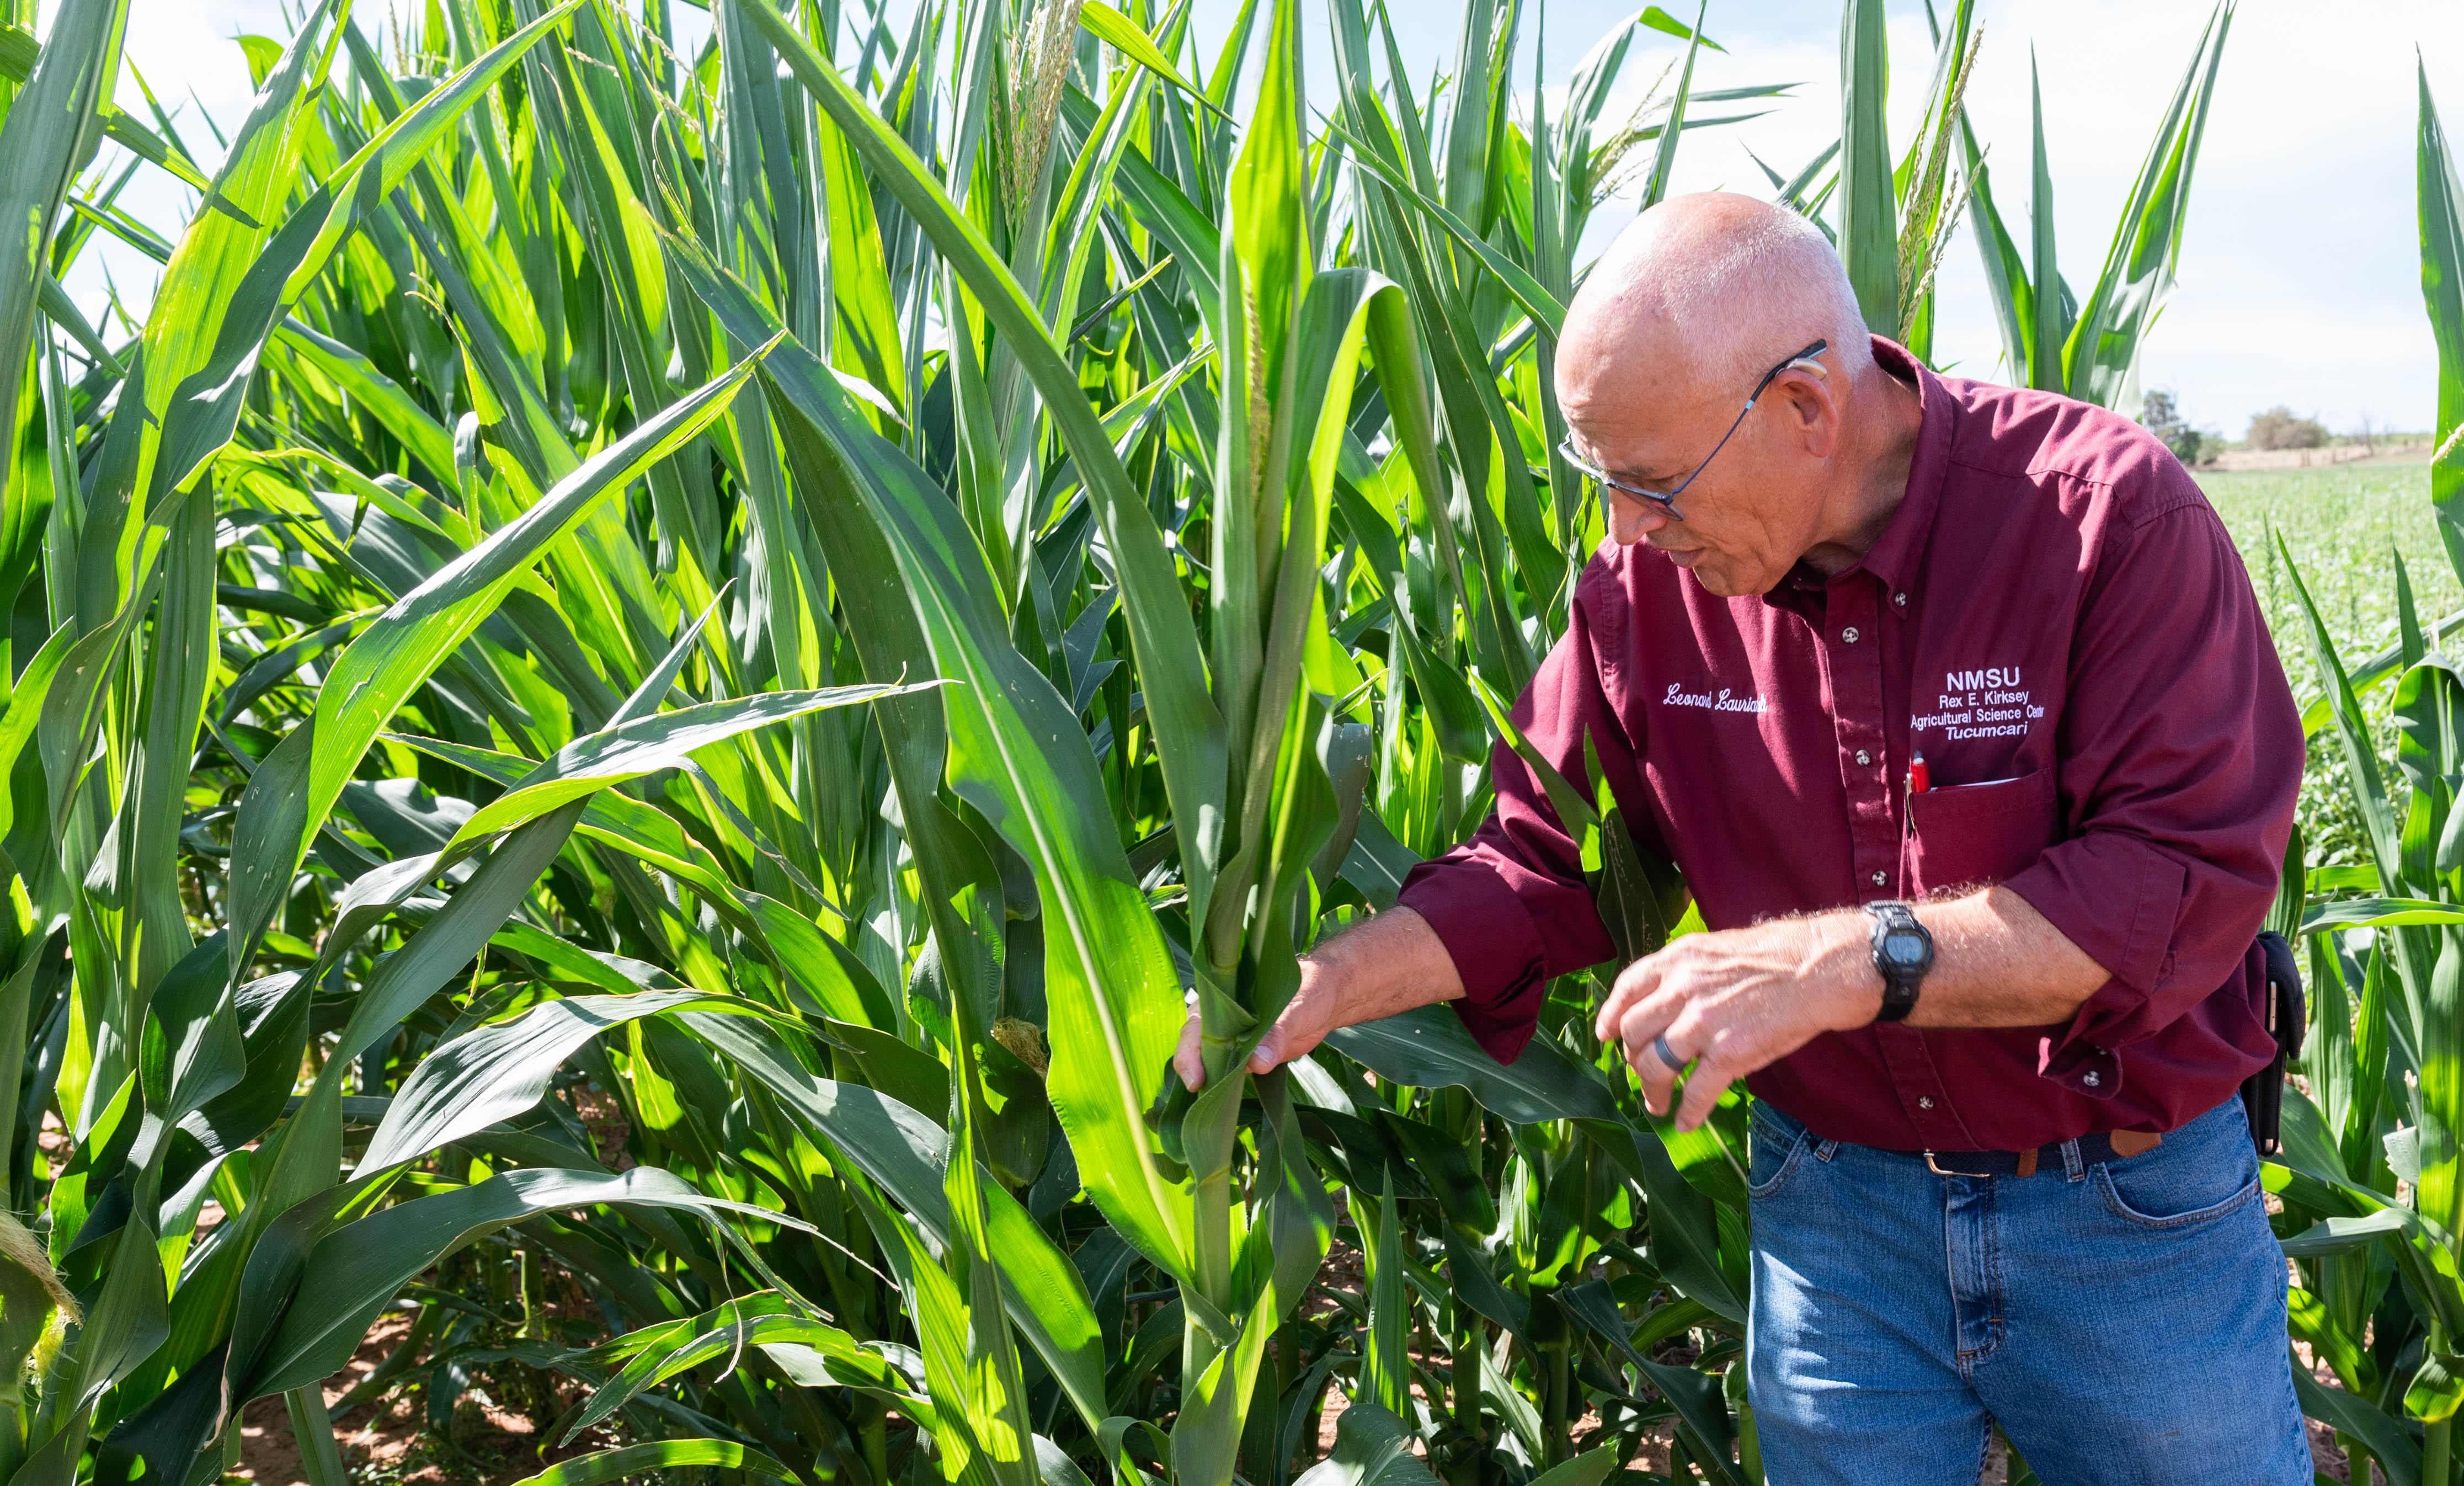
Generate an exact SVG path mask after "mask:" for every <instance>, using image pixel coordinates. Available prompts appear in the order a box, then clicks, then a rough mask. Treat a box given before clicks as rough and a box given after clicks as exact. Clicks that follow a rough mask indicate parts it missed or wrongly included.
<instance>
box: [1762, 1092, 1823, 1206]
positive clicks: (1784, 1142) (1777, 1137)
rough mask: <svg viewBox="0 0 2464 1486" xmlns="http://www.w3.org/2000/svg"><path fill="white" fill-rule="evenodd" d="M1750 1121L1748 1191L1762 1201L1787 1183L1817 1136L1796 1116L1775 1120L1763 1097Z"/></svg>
mask: <svg viewBox="0 0 2464 1486" xmlns="http://www.w3.org/2000/svg"><path fill="white" fill-rule="evenodd" d="M1749 1128H1750V1134H1749V1136H1748V1137H1747V1140H1748V1149H1747V1153H1746V1195H1747V1196H1748V1197H1749V1198H1751V1199H1753V1200H1754V1201H1756V1202H1760V1201H1762V1200H1763V1199H1765V1198H1767V1197H1771V1196H1774V1195H1776V1194H1777V1193H1778V1191H1779V1189H1780V1188H1781V1187H1785V1186H1787V1185H1788V1181H1789V1178H1790V1177H1792V1176H1793V1175H1795V1174H1796V1168H1797V1166H1798V1164H1801V1163H1802V1162H1803V1161H1804V1159H1805V1149H1806V1147H1807V1146H1808V1145H1811V1144H1812V1143H1813V1140H1814V1138H1813V1137H1812V1136H1811V1135H1809V1134H1807V1133H1806V1130H1805V1127H1804V1126H1803V1125H1799V1124H1797V1123H1796V1122H1795V1121H1794V1120H1788V1119H1787V1118H1786V1117H1784V1116H1783V1117H1781V1118H1780V1119H1777V1120H1774V1119H1772V1118H1771V1117H1770V1116H1769V1115H1767V1114H1765V1113H1764V1111H1763V1106H1762V1104H1761V1103H1760V1101H1757V1102H1756V1103H1755V1105H1754V1110H1753V1117H1752V1119H1751V1120H1749Z"/></svg>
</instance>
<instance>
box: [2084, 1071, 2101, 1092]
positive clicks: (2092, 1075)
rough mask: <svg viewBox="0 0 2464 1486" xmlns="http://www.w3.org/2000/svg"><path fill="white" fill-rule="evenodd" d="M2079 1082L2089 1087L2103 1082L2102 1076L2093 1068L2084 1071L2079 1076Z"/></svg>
mask: <svg viewBox="0 0 2464 1486" xmlns="http://www.w3.org/2000/svg"><path fill="white" fill-rule="evenodd" d="M2079 1082H2081V1083H2083V1084H2086V1085H2087V1086H2088V1087H2089V1088H2091V1089H2093V1088H2095V1087H2096V1086H2097V1085H2098V1084H2101V1083H2102V1082H2104V1076H2102V1075H2101V1074H2099V1073H2098V1072H2097V1071H2096V1070H2095V1069H2092V1068H2091V1069H2089V1070H2088V1071H2087V1072H2086V1073H2084V1074H2081V1075H2080V1076H2079Z"/></svg>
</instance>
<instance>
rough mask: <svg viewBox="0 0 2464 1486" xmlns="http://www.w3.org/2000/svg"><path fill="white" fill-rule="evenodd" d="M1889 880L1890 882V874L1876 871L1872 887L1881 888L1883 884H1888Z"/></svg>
mask: <svg viewBox="0 0 2464 1486" xmlns="http://www.w3.org/2000/svg"><path fill="white" fill-rule="evenodd" d="M1890 880H1891V876H1890V874H1889V873H1886V872H1882V871H1880V870H1877V871H1876V872H1875V874H1874V885H1875V886H1876V887H1881V885H1882V884H1883V883H1885V882H1888V881H1890Z"/></svg>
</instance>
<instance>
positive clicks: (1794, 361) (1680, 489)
mask: <svg viewBox="0 0 2464 1486" xmlns="http://www.w3.org/2000/svg"><path fill="white" fill-rule="evenodd" d="M1830 348H1831V343H1830V342H1828V341H1816V342H1815V343H1814V344H1812V345H1809V346H1807V347H1806V348H1805V349H1804V350H1801V351H1799V352H1797V353H1796V354H1795V355H1793V356H1791V357H1790V358H1788V359H1787V360H1786V361H1783V362H1781V363H1780V364H1779V365H1778V366H1773V367H1772V368H1771V370H1769V371H1766V372H1764V373H1763V379H1762V380H1761V381H1760V382H1757V383H1755V384H1754V389H1753V390H1752V391H1751V392H1749V393H1748V394H1747V396H1746V406H1745V407H1744V408H1742V409H1740V410H1738V412H1737V421H1736V422H1734V423H1731V424H1729V425H1728V432H1726V433H1723V434H1721V435H1720V441H1719V442H1718V443H1716V444H1713V445H1712V446H1711V452H1710V453H1709V454H1707V455H1704V456H1703V462H1702V463H1701V464H1698V465H1696V466H1694V473H1693V474H1691V475H1688V476H1686V477H1685V478H1684V479H1683V480H1681V481H1679V482H1678V486H1677V488H1676V489H1675V490H1671V491H1667V492H1665V493H1662V492H1661V491H1657V490H1645V489H1643V488H1642V487H1641V486H1639V485H1629V484H1627V483H1626V482H1625V481H1623V480H1621V479H1619V478H1617V477H1616V476H1614V475H1611V474H1610V473H1609V472H1608V471H1606V470H1603V469H1601V468H1600V467H1599V466H1598V465H1596V464H1594V463H1592V461H1590V460H1589V459H1586V458H1584V457H1583V456H1582V455H1578V454H1576V453H1574V440H1573V435H1571V434H1569V435H1568V436H1567V437H1565V438H1563V439H1560V440H1559V441H1558V443H1557V453H1558V454H1559V455H1562V456H1564V458H1565V461H1566V462H1567V463H1568V464H1571V465H1573V467H1574V470H1575V473H1577V474H1579V475H1583V476H1586V477H1590V478H1591V479H1593V480H1595V481H1597V482H1598V483H1599V484H1601V485H1602V486H1604V487H1606V488H1607V489H1610V490H1621V491H1623V492H1625V493H1626V494H1627V495H1629V496H1634V497H1637V498H1639V499H1644V500H1648V501H1650V502H1651V503H1652V504H1654V505H1656V506H1658V507H1660V509H1661V511H1663V512H1665V513H1666V514H1667V516H1668V519H1669V520H1670V521H1683V520H1685V516H1684V513H1683V512H1682V511H1680V510H1678V509H1677V498H1678V497H1679V496H1682V495H1683V494H1685V487H1686V486H1688V485H1691V484H1693V483H1694V482H1695V481H1696V480H1698V479H1701V478H1702V477H1703V472H1704V471H1705V470H1706V469H1709V468H1710V467H1711V461H1712V460H1714V459H1716V458H1718V457H1719V456H1720V451H1721V450H1723V449H1726V448H1727V447H1728V440H1729V439H1731V438H1734V437H1736V436H1737V430H1738V429H1740V428H1742V427H1744V426H1745V422H1746V414H1747V413H1749V412H1751V411H1753V410H1754V404H1756V403H1758V402H1760V401H1762V395H1763V393H1765V392H1767V391H1769V390H1771V384H1772V383H1773V382H1776V381H1778V380H1779V374H1780V373H1781V372H1783V371H1786V370H1787V369H1788V368H1790V367H1791V366H1799V365H1802V364H1804V363H1807V362H1811V361H1813V360H1814V359H1815V357H1817V356H1819V355H1821V354H1822V353H1823V352H1824V351H1827V350H1829V349H1830Z"/></svg>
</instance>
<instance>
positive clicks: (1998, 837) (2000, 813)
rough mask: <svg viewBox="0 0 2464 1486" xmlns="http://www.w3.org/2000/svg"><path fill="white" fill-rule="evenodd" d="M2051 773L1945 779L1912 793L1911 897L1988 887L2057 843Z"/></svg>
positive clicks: (1908, 846) (1908, 864) (1908, 845)
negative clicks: (1973, 781) (1982, 780)
mask: <svg viewBox="0 0 2464 1486" xmlns="http://www.w3.org/2000/svg"><path fill="white" fill-rule="evenodd" d="M2054 825H2055V821H2054V776H2053V772H2052V770H2050V769H2038V770H2036V771H2035V773H2033V774H2022V775H2020V776H2019V777H2018V778H2016V779H1997V780H1993V781H1991V783H1988V784H1981V785H1946V786H1944V787H1940V788H1937V789H1927V790H1925V791H1923V792H1922V793H1918V794H1912V795H1910V796H1908V833H1907V839H1906V852H1907V860H1906V864H1905V865H1906V869H1907V870H1906V874H1905V875H1906V877H1907V881H1908V891H1909V894H1910V896H1911V897H1916V898H1927V897H1931V896H1933V895H1935V894H1939V893H1947V892H1950V891H1952V890H1955V889H1959V888H1969V887H1985V886H1989V885H1991V884H1992V883H1996V882H2000V881H2002V880H2003V879H2005V878H2007V877H2012V876H2017V875H2018V874H2019V873H2021V872H2024V871H2026V870H2027V869H2028V868H2029V866H2031V865H2032V864H2034V863H2035V859H2036V857H2037V856H2038V854H2041V853H2042V852H2043V851H2044V850H2045V848H2046V847H2048V846H2051V845H2053V843H2054Z"/></svg>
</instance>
